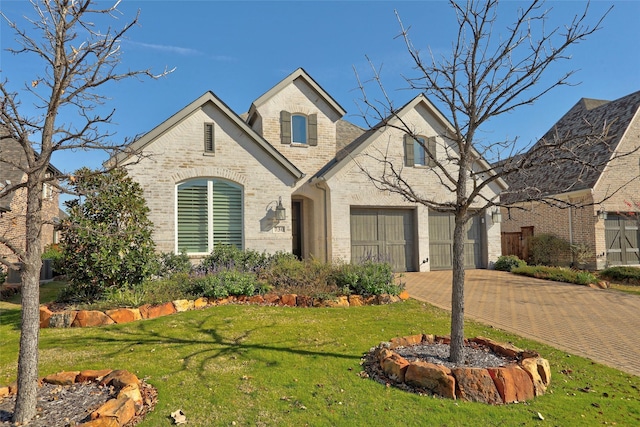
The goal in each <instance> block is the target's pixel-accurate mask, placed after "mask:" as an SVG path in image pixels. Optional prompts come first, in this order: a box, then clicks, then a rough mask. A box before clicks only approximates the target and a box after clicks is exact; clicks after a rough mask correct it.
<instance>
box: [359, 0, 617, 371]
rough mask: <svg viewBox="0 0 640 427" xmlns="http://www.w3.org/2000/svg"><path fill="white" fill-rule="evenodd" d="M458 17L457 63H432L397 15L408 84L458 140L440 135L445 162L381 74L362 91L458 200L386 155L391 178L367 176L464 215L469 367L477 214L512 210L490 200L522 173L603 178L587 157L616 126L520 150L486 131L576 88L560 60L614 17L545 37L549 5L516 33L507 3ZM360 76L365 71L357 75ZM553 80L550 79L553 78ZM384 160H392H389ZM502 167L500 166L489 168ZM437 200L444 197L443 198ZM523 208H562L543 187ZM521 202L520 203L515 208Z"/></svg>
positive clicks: (472, 6)
mask: <svg viewBox="0 0 640 427" xmlns="http://www.w3.org/2000/svg"><path fill="white" fill-rule="evenodd" d="M450 5H451V7H452V9H453V10H454V12H455V14H456V17H457V24H458V27H457V37H456V38H455V40H453V43H452V50H451V52H450V54H448V55H447V56H444V55H443V56H436V55H435V54H433V53H430V52H428V53H427V54H426V55H424V54H423V53H421V52H420V51H419V50H418V49H417V48H415V47H414V45H413V43H412V40H411V38H410V36H409V28H405V26H404V25H403V23H402V21H401V19H400V17H399V16H398V14H397V12H396V16H397V18H398V22H399V24H400V30H401V33H400V36H399V37H400V38H401V39H402V40H403V41H404V43H405V46H406V49H407V51H408V53H409V55H410V56H411V58H412V60H413V71H414V73H416V76H415V77H404V78H405V81H406V82H407V83H408V85H409V88H410V89H414V90H417V91H419V92H421V93H424V94H425V95H426V96H427V97H430V98H432V99H434V100H435V101H436V103H437V104H438V105H439V106H441V107H442V108H443V112H444V113H445V115H446V116H447V118H448V119H449V121H450V123H451V128H450V130H449V131H447V132H445V134H443V135H439V137H440V138H438V140H439V141H444V143H442V144H441V145H438V147H437V148H438V150H435V151H436V152H440V153H444V154H442V155H438V156H437V157H436V156H435V155H434V154H433V152H434V150H432V149H430V148H429V147H428V144H427V143H426V142H425V141H424V140H423V139H420V138H418V135H416V134H415V133H414V132H415V131H414V129H413V127H412V125H411V123H407V122H403V120H402V117H400V116H399V115H398V112H399V111H400V110H401V109H398V108H395V107H394V105H393V102H392V100H391V99H390V97H389V96H388V95H387V92H385V89H384V86H383V84H382V81H381V77H380V72H379V70H378V69H377V68H376V67H375V66H373V64H372V63H371V60H369V63H370V65H371V67H372V69H373V78H372V79H371V80H368V81H366V82H363V81H362V80H361V79H360V77H359V76H357V78H358V82H359V85H360V89H361V92H362V94H363V98H362V104H361V105H363V107H361V112H362V114H363V116H365V117H368V118H369V119H371V118H374V119H375V120H376V121H378V120H379V123H378V124H377V125H376V126H379V127H389V126H391V127H395V128H397V129H400V130H402V131H403V132H404V133H405V134H406V135H409V136H410V137H413V138H414V139H415V140H416V141H418V143H420V144H421V145H422V146H423V148H424V149H425V154H426V155H427V156H428V157H429V163H430V165H431V167H429V168H427V169H425V173H426V174H434V175H435V176H437V178H436V181H437V182H438V183H439V185H441V186H442V187H443V188H446V189H447V190H448V191H450V192H451V194H452V198H451V199H449V200H444V201H443V200H441V199H436V198H434V197H433V195H432V194H421V193H420V192H419V191H417V189H416V188H417V186H416V184H417V183H415V182H413V183H412V182H411V181H410V180H408V179H406V178H405V175H403V168H402V167H401V166H398V165H395V164H394V163H393V162H392V159H391V158H387V157H386V156H385V155H384V153H378V154H377V155H376V158H375V160H376V161H377V162H379V163H380V164H381V167H380V168H379V169H380V170H382V171H383V172H382V173H372V172H370V171H368V170H364V168H363V170H364V172H365V173H367V174H368V177H369V179H370V180H371V181H372V182H373V183H374V184H375V185H376V187H377V188H378V189H381V190H385V191H390V192H393V193H396V194H400V195H401V196H403V197H404V198H405V199H406V200H409V201H411V202H415V203H420V204H422V205H424V206H426V207H428V208H429V209H431V210H435V211H440V212H449V213H452V214H453V215H454V216H455V227H454V235H453V259H452V263H453V283H452V285H453V286H452V295H451V302H452V313H451V346H450V350H451V353H450V360H451V361H452V362H457V363H460V362H461V361H462V360H463V357H464V348H463V343H464V281H465V269H464V265H465V260H464V238H465V236H464V232H465V227H466V225H467V223H468V221H469V220H470V218H471V216H472V215H473V212H474V211H477V210H486V209H489V208H491V207H492V206H496V207H498V206H500V205H501V203H504V202H505V200H504V197H505V195H506V193H503V196H502V197H503V200H502V202H501V201H500V198H499V197H500V196H496V197H487V196H486V194H487V192H486V191H485V190H486V189H487V188H488V187H489V186H490V185H493V184H495V183H496V182H498V181H499V180H501V179H504V178H507V177H509V176H510V175H513V174H519V175H520V177H521V178H523V177H524V179H523V180H524V181H525V182H526V175H527V174H528V173H531V172H533V171H534V170H536V168H539V167H540V166H542V165H546V166H549V165H553V167H556V168H557V170H560V169H562V168H563V167H565V166H566V165H568V164H572V165H575V166H576V167H579V168H582V170H583V171H584V173H585V174H586V173H589V171H594V170H602V168H603V166H604V164H603V162H602V161H598V160H597V158H596V157H595V156H593V157H592V158H585V157H584V155H582V154H583V153H584V152H589V150H590V149H591V148H592V147H594V146H596V145H598V146H601V145H604V146H605V147H606V149H607V150H610V151H611V152H612V148H611V147H608V146H607V144H608V141H609V137H608V124H606V123H600V124H594V125H593V126H592V127H591V128H590V129H589V132H587V133H581V134H580V135H577V134H573V135H560V134H555V135H550V136H549V137H548V138H546V139H544V140H542V141H540V142H538V143H537V144H534V145H528V146H523V147H520V148H519V146H518V145H517V141H516V140H503V141H489V142H487V141H486V140H483V139H482V138H479V137H478V136H479V135H478V131H479V130H482V129H484V128H485V127H486V125H487V122H488V121H489V120H491V119H493V118H495V117H497V116H501V115H504V114H506V113H509V112H511V111H513V110H515V109H518V108H519V107H522V106H526V105H531V104H533V103H535V102H536V101H537V100H538V99H540V98H541V97H543V96H544V95H546V94H547V93H549V92H550V91H551V90H553V89H555V88H558V87H560V86H563V85H569V84H571V82H570V80H569V79H570V77H571V76H572V75H573V74H574V73H575V71H569V72H566V73H564V74H562V75H560V76H559V77H558V76H556V77H553V76H551V79H549V78H547V77H548V76H547V75H548V74H551V73H552V71H551V70H550V67H551V66H552V65H553V64H555V63H557V62H558V61H562V60H566V59H569V56H568V50H569V48H571V47H572V46H573V45H575V44H577V43H578V42H580V41H583V40H584V39H585V38H587V37H588V36H590V35H591V34H593V33H594V32H596V31H597V30H599V29H600V27H601V24H602V22H603V19H604V18H605V16H606V14H607V13H608V12H607V13H605V14H604V15H603V16H601V17H599V18H598V19H597V20H595V22H594V23H593V24H591V25H590V24H589V23H588V19H587V11H588V5H587V7H586V8H585V10H584V11H583V12H582V13H580V14H578V15H576V16H575V17H574V18H573V20H572V21H571V22H570V23H568V24H567V25H566V26H564V27H563V28H553V29H551V30H550V31H549V30H547V29H546V28H545V21H546V20H547V18H548V16H547V15H548V13H549V10H545V9H544V8H543V6H544V2H543V1H541V0H533V1H531V2H530V3H529V4H527V5H526V6H524V7H523V8H521V9H520V10H519V11H518V14H517V16H516V17H515V19H514V21H513V22H512V23H511V25H510V26H508V27H506V28H505V29H498V28H496V27H497V25H496V24H497V21H496V18H497V14H498V1H497V0H489V1H479V0H468V1H467V2H466V3H465V2H457V1H454V0H450ZM356 75H357V72H356ZM543 76H545V78H544V79H543ZM367 83H370V84H373V85H374V87H377V89H378V90H380V93H382V95H381V97H380V98H378V99H370V98H369V97H368V96H367V93H366V90H365V86H366V85H367ZM381 154H382V155H381ZM484 158H488V159H490V160H492V161H494V164H493V165H491V164H489V163H488V162H485V161H484V160H483V159H484ZM434 193H441V192H438V191H434ZM515 195H517V196H518V197H519V199H520V200H522V199H525V200H540V201H544V202H547V203H551V204H562V203H565V202H562V201H561V200H558V199H554V198H553V196H552V195H551V194H550V193H549V192H545V191H544V189H541V188H537V187H534V186H526V185H525V186H521V187H519V188H518V189H517V194H515ZM512 200H513V199H512Z"/></svg>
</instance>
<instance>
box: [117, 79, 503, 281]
mask: <svg viewBox="0 0 640 427" xmlns="http://www.w3.org/2000/svg"><path fill="white" fill-rule="evenodd" d="M200 99H202V102H201V103H200V105H194V104H193V103H192V104H191V105H190V106H189V107H188V108H186V109H183V110H182V111H180V112H178V113H177V114H176V115H174V116H173V117H172V118H171V119H169V120H167V121H166V122H164V123H163V124H161V125H160V126H158V128H156V129H154V130H152V131H151V132H149V133H148V134H147V135H146V136H145V137H143V138H142V139H141V140H140V141H138V142H137V143H136V145H134V146H133V147H132V148H134V149H140V150H142V152H143V154H144V156H143V157H142V158H141V159H139V160H138V161H137V162H135V163H129V164H128V166H127V169H128V171H129V174H130V176H131V177H132V178H133V179H134V180H136V181H137V182H139V183H140V184H141V185H142V187H143V189H144V194H145V198H146V200H147V204H148V206H149V208H150V219H151V221H152V222H153V223H154V226H155V228H154V234H153V237H154V240H155V242H156V244H157V248H158V250H159V251H163V252H171V251H176V250H177V247H176V240H177V232H176V210H177V208H176V205H177V201H176V198H177V186H178V185H179V184H180V183H182V182H186V181H188V180H190V179H194V178H205V177H206V178H222V179H225V180H227V181H229V182H232V183H235V184H236V185H239V186H241V187H242V195H243V218H242V223H243V246H244V248H245V249H253V250H258V251H267V252H270V253H273V252H276V251H287V252H290V251H291V250H292V238H293V230H292V226H293V223H292V217H291V216H292V215H291V214H292V203H296V205H297V204H299V206H300V208H301V216H300V228H301V230H302V236H301V242H300V243H301V254H302V256H303V257H314V258H316V259H320V260H329V261H331V260H343V261H350V259H351V235H350V225H349V224H350V210H351V208H352V207H358V206H379V207H385V208H387V207H398V208H414V209H416V218H417V219H416V230H415V232H416V233H417V235H418V237H417V240H418V246H419V248H418V251H417V255H416V257H419V258H420V260H422V259H426V258H428V257H429V236H428V234H429V233H428V211H427V209H426V208H424V207H423V206H422V205H416V204H411V203H407V202H406V201H404V200H402V198H401V197H398V196H391V195H389V194H388V193H386V192H381V191H378V190H376V189H375V187H374V186H373V184H372V183H371V182H370V181H369V180H368V179H367V177H366V176H365V175H364V174H362V173H361V171H360V170H359V168H358V167H357V164H356V162H355V161H353V159H351V158H349V161H348V162H347V164H346V165H344V166H343V165H342V164H340V165H339V169H340V170H339V171H338V172H337V173H336V174H334V175H333V177H332V178H331V179H323V178H322V177H321V175H322V174H321V173H320V171H326V170H328V169H330V167H329V166H330V165H334V164H335V163H336V162H339V160H338V158H337V157H336V154H337V152H338V151H339V150H340V149H342V148H344V147H345V145H346V144H345V143H344V141H342V140H341V138H342V136H343V134H341V136H340V137H339V135H338V133H339V130H340V129H343V130H344V129H346V130H348V132H349V134H350V135H353V137H354V138H355V137H356V136H358V135H359V132H358V128H357V127H356V126H354V125H351V126H346V125H345V124H344V121H342V117H343V116H344V114H345V113H346V112H345V111H343V110H342V108H341V107H340V106H339V105H337V103H335V101H334V100H333V99H332V98H331V97H330V96H329V95H328V94H326V93H325V92H324V91H323V90H322V89H321V88H320V87H319V86H317V84H316V83H315V82H314V81H313V80H312V79H311V78H310V77H309V76H308V75H307V74H306V73H305V72H304V71H303V70H301V69H299V70H297V71H296V72H294V73H293V74H292V75H290V76H289V77H287V78H286V79H284V80H283V81H282V82H280V83H279V84H278V85H276V86H275V87H274V88H273V89H271V90H270V91H268V92H267V93H266V94H265V95H263V96H262V97H260V98H259V99H258V100H256V101H255V102H254V104H252V106H251V109H250V110H249V112H248V113H247V114H246V115H243V116H242V119H241V120H242V123H239V122H238V120H236V119H237V118H239V116H235V113H233V112H231V111H230V110H229V111H227V108H228V107H226V106H224V105H223V104H222V103H221V102H217V101H216V100H217V98H215V96H214V95H213V94H211V96H204V97H202V98H200ZM198 102H200V101H198ZM416 108H417V109H418V110H419V111H409V112H408V116H407V119H408V120H411V122H412V123H413V124H414V125H415V126H416V127H419V128H421V129H423V130H422V131H421V133H424V134H427V135H434V134H438V133H441V132H443V131H444V128H443V124H442V121H441V120H438V119H436V118H435V117H434V115H433V111H431V110H429V108H428V107H427V106H425V103H417V104H416ZM281 111H287V112H289V113H292V114H295V113H299V114H304V115H307V116H310V115H314V116H315V117H317V145H311V144H296V143H292V144H291V143H285V144H283V143H282V138H281V122H280V117H281ZM205 123H213V125H214V145H215V153H213V154H211V153H204V152H203V151H204V149H203V146H204V144H203V126H204V124H205ZM254 132H255V134H254ZM360 133H361V132H360ZM402 140H403V139H402V135H401V134H400V133H399V132H398V131H392V130H391V129H388V130H386V131H384V132H381V133H380V134H379V135H377V137H376V139H375V141H371V142H368V143H367V144H368V145H367V147H368V148H367V150H368V151H367V152H368V153H374V152H375V151H376V150H385V149H386V148H390V150H389V153H390V155H391V156H393V157H394V159H395V160H396V161H397V162H398V164H400V165H402V164H403V161H404V160H403V158H404V154H403V145H402ZM440 142H441V143H443V142H442V141H440ZM270 150H275V152H276V154H274V152H271V151H270ZM364 154H366V153H364ZM442 156H443V157H444V148H443V150H442ZM367 159H368V160H367ZM120 160H122V159H119V161H120ZM112 161H113V159H112ZM357 161H358V162H360V161H363V162H364V163H366V164H368V165H370V166H371V167H372V168H377V167H379V166H380V165H379V164H377V165H376V164H374V163H371V162H370V158H367V156H366V155H364V156H362V157H359V158H358V159H357ZM296 170H297V171H299V172H301V173H302V174H303V175H302V174H301V175H299V176H296V172H295V171H296ZM409 172H410V177H411V179H415V182H418V183H420V184H419V185H418V188H419V189H420V191H424V192H425V193H433V192H436V193H438V194H439V195H440V196H441V198H442V199H443V200H450V199H451V194H450V193H449V192H448V191H446V189H445V188H444V187H443V186H441V185H440V184H438V179H437V177H435V176H433V175H429V172H427V171H426V169H422V170H420V169H419V168H416V170H412V171H409ZM425 177H426V179H425ZM497 191H499V189H498V188H497V187H496V188H491V189H488V190H487V194H486V195H487V196H488V197H489V198H492V197H494V196H495V195H496V193H497ZM280 199H282V203H283V205H284V206H285V208H286V210H287V217H286V219H285V220H284V221H280V222H277V223H274V222H273V221H272V219H273V209H274V207H275V202H276V201H278V200H280ZM489 217H490V216H488V215H487V214H485V215H484V217H483V221H482V223H483V224H485V230H484V231H483V234H484V236H485V244H486V246H487V248H485V249H484V252H485V257H486V258H487V260H486V263H485V264H487V265H488V263H489V262H491V261H495V259H496V258H497V257H498V256H499V255H500V226H499V225H497V224H492V223H491V222H490V220H488V218H489ZM419 264H420V263H419V262H418V260H416V267H417V266H418V265H419ZM419 268H420V269H422V270H428V269H429V268H430V266H429V263H428V262H427V263H424V264H421V265H420V267H419Z"/></svg>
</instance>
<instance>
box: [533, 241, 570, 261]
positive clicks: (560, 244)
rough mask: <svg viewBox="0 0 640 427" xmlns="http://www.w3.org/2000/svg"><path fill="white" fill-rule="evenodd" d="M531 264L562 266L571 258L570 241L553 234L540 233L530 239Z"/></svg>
mask: <svg viewBox="0 0 640 427" xmlns="http://www.w3.org/2000/svg"><path fill="white" fill-rule="evenodd" d="M529 257H530V262H529V264H533V265H549V266H560V265H568V264H569V262H570V259H571V251H570V245H569V242H567V241H566V240H564V239H561V238H560V237H558V236H555V235H553V234H538V235H535V236H533V237H531V238H530V239H529Z"/></svg>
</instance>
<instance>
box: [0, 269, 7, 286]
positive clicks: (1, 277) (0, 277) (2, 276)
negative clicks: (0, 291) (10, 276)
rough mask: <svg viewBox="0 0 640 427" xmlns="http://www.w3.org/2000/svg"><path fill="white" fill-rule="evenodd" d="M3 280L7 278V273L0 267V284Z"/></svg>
mask: <svg viewBox="0 0 640 427" xmlns="http://www.w3.org/2000/svg"><path fill="white" fill-rule="evenodd" d="M5 280H7V273H6V272H5V271H4V270H3V269H2V268H0V285H2V284H3V283H4V281H5Z"/></svg>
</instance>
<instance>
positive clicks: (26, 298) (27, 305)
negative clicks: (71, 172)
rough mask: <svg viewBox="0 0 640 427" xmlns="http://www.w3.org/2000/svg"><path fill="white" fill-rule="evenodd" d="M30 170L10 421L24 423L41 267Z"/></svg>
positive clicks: (29, 414) (29, 406)
mask: <svg viewBox="0 0 640 427" xmlns="http://www.w3.org/2000/svg"><path fill="white" fill-rule="evenodd" d="M37 179H38V177H37V176H36V175H35V174H34V175H33V176H30V177H29V181H30V182H29V183H28V185H27V223H26V248H25V249H26V257H25V259H24V260H22V261H23V270H22V275H21V277H22V288H21V302H22V323H21V333H20V352H19V354H18V394H17V397H16V405H15V409H14V414H13V421H14V422H17V423H26V422H28V421H29V420H31V419H32V418H33V417H34V416H35V415H36V397H37V393H38V335H39V333H40V307H39V305H40V268H41V267H42V258H41V257H42V241H41V232H42V188H41V187H42V184H40V185H37V183H35V182H31V181H32V180H33V181H35V180H37Z"/></svg>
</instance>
